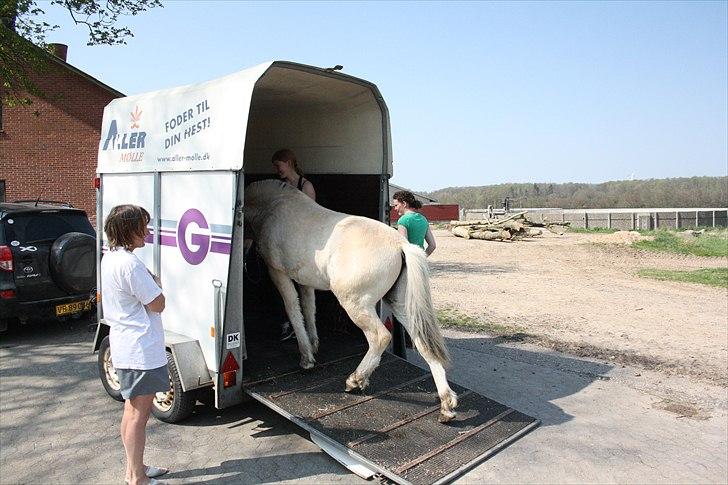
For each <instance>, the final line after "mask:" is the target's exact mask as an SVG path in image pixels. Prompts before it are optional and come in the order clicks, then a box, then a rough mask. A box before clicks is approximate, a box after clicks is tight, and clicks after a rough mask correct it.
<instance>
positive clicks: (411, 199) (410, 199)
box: [392, 190, 422, 209]
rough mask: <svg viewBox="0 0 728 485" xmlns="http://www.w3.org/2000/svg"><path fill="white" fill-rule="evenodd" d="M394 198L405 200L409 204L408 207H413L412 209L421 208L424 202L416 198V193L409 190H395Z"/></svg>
mask: <svg viewBox="0 0 728 485" xmlns="http://www.w3.org/2000/svg"><path fill="white" fill-rule="evenodd" d="M392 198H393V199H396V200H398V201H400V202H404V203H405V204H407V207H411V208H412V209H419V208H420V207H422V202H420V201H419V200H417V199H415V194H413V193H412V192H410V191H409V190H400V191H399V192H395V193H394V195H393V196H392Z"/></svg>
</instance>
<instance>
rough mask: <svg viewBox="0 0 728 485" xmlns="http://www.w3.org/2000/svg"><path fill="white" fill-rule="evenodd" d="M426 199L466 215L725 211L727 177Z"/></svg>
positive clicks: (519, 188)
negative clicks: (531, 210)
mask: <svg viewBox="0 0 728 485" xmlns="http://www.w3.org/2000/svg"><path fill="white" fill-rule="evenodd" d="M425 194H426V195H427V196H429V197H431V198H433V199H436V200H437V201H438V202H439V203H441V204H459V205H460V207H461V208H464V209H481V208H485V207H487V206H489V205H492V206H493V207H495V208H500V207H502V206H503V201H504V199H505V198H506V197H508V198H509V199H510V204H511V207H513V208H517V207H558V208H562V209H607V208H620V207H627V208H629V207H635V208H639V207H728V177H690V178H668V179H649V180H621V181H615V182H605V183H602V184H579V183H566V184H552V183H534V184H500V185H484V186H480V187H448V188H446V189H440V190H436V191H434V192H425Z"/></svg>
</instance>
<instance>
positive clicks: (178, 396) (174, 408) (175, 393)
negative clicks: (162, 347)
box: [152, 350, 197, 423]
mask: <svg viewBox="0 0 728 485" xmlns="http://www.w3.org/2000/svg"><path fill="white" fill-rule="evenodd" d="M167 369H168V370H169V391H167V392H158V393H157V394H156V395H155V396H154V405H153V406H152V414H153V415H154V417H156V418H157V419H158V420H160V421H164V422H165V423H177V422H179V421H182V420H183V419H185V418H186V417H187V416H189V415H190V414H192V410H193V409H194V407H195V402H196V401H197V399H196V396H195V393H194V392H184V391H182V380H181V379H180V377H179V372H177V366H176V365H175V363H174V358H173V357H172V352H170V351H169V350H168V351H167Z"/></svg>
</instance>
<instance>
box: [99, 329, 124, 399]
mask: <svg viewBox="0 0 728 485" xmlns="http://www.w3.org/2000/svg"><path fill="white" fill-rule="evenodd" d="M98 368H99V377H100V378H101V383H102V384H103V385H104V389H106V393H107V394H108V395H109V396H111V397H112V398H113V399H116V400H117V401H122V402H123V401H124V398H123V397H121V384H120V383H119V376H118V375H116V369H114V364H113V363H112V362H111V345H109V337H108V336H107V337H104V339H103V340H102V341H101V345H100V346H99V357H98Z"/></svg>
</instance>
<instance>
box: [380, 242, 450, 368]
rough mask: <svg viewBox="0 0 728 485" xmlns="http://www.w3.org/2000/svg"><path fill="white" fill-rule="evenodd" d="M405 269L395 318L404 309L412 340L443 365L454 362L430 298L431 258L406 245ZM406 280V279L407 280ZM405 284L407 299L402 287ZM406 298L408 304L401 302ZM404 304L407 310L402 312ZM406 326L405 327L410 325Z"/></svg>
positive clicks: (419, 348)
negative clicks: (451, 359) (428, 264)
mask: <svg viewBox="0 0 728 485" xmlns="http://www.w3.org/2000/svg"><path fill="white" fill-rule="evenodd" d="M402 253H403V254H404V266H405V268H403V270H402V273H403V274H401V275H400V278H399V280H398V281H397V283H396V285H395V287H399V288H395V292H394V294H395V295H398V296H399V298H396V299H397V300H399V301H396V302H393V305H392V307H393V310H394V313H395V316H397V313H398V311H397V310H400V312H401V310H402V309H404V313H405V315H404V317H405V319H406V323H409V325H408V330H409V331H410V333H411V336H412V339H413V341H414V343H415V346H416V347H417V350H419V351H420V352H421V353H422V354H425V355H428V356H431V357H432V358H434V359H435V360H436V361H438V362H440V363H441V364H442V365H447V364H449V362H450V354H449V353H448V351H447V347H445V341H444V340H443V338H442V333H440V327H439V326H438V324H437V316H436V315H435V308H434V307H433V306H432V295H431V294H430V274H429V269H428V267H427V256H426V255H425V252H424V251H423V250H422V248H419V247H417V246H415V245H414V244H409V243H406V242H405V243H404V244H402ZM404 276H406V278H403V277H404ZM402 284H405V285H406V288H405V289H404V295H402V288H401V285H402ZM401 296H404V302H402V301H401ZM402 304H404V308H402ZM406 323H405V325H406Z"/></svg>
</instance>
